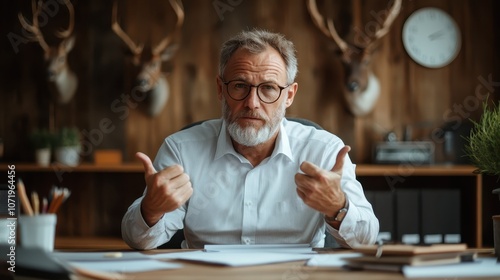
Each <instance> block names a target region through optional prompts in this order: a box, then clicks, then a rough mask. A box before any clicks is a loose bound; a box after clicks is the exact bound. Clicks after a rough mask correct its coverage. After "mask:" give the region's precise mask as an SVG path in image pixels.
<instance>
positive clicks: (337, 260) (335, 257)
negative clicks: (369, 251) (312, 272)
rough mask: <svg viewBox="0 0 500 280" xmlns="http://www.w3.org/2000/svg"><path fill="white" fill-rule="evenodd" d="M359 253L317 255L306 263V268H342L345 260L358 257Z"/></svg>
mask: <svg viewBox="0 0 500 280" xmlns="http://www.w3.org/2000/svg"><path fill="white" fill-rule="evenodd" d="M360 256H362V254H361V253H337V254H318V255H315V256H314V257H312V258H311V259H310V260H308V261H307V264H306V265H307V266H315V267H332V268H342V267H343V266H344V265H345V264H347V262H346V261H345V260H344V259H345V258H353V257H360Z"/></svg>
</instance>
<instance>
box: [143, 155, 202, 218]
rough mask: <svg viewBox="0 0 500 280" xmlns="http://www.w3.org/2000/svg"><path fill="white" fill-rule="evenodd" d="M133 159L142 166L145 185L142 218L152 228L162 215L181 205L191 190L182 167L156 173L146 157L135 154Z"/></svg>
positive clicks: (176, 166)
mask: <svg viewBox="0 0 500 280" xmlns="http://www.w3.org/2000/svg"><path fill="white" fill-rule="evenodd" d="M135 157H136V158H137V159H139V160H140V161H141V162H142V164H143V165H144V179H145V181H146V185H147V189H146V195H145V196H144V198H143V200H142V203H141V212H142V216H143V218H144V221H146V223H147V224H148V225H149V226H153V225H154V224H156V223H157V222H158V221H159V220H160V219H161V217H162V216H163V214H165V213H167V212H171V211H174V210H175V209H177V208H179V207H180V206H181V205H183V204H184V203H185V202H186V201H187V200H188V199H189V198H190V197H191V195H192V194H193V188H192V186H191V181H190V180H189V176H188V175H187V174H186V173H184V168H182V166H180V165H172V166H169V167H167V168H165V169H163V170H160V171H159V172H157V171H156V170H155V168H154V167H153V163H152V162H151V159H150V158H149V157H148V156H147V155H145V154H143V153H136V154H135Z"/></svg>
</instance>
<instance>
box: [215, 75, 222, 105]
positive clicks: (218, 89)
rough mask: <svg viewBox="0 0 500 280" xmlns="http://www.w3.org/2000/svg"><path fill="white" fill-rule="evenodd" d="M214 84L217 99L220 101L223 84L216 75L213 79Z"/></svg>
mask: <svg viewBox="0 0 500 280" xmlns="http://www.w3.org/2000/svg"><path fill="white" fill-rule="evenodd" d="M215 82H216V83H217V98H219V101H222V90H223V89H224V84H223V83H222V80H221V78H220V77H219V76H218V75H217V76H216V77H215Z"/></svg>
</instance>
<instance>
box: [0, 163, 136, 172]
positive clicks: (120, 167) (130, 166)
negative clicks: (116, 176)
mask: <svg viewBox="0 0 500 280" xmlns="http://www.w3.org/2000/svg"><path fill="white" fill-rule="evenodd" d="M9 165H15V167H16V171H18V172H54V171H71V172H144V168H143V166H142V164H140V163H122V164H93V163H82V164H80V165H78V166H75V167H71V166H66V165H60V164H55V163H53V164H51V165H50V166H40V165H37V164H34V163H13V164H9ZM1 169H2V170H6V169H7V164H2V166H1Z"/></svg>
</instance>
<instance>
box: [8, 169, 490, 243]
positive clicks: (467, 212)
mask: <svg viewBox="0 0 500 280" xmlns="http://www.w3.org/2000/svg"><path fill="white" fill-rule="evenodd" d="M14 165H15V170H16V177H17V178H23V181H24V182H25V185H26V188H27V191H28V192H30V191H32V190H36V191H37V192H38V193H39V194H42V195H43V194H44V193H48V191H49V189H50V187H51V186H52V185H59V186H65V187H68V188H70V189H71V191H72V194H71V197H70V198H69V199H68V201H67V202H66V203H65V204H64V205H63V206H62V207H61V209H60V212H59V214H58V224H57V236H58V237H89V238H92V237H116V238H119V237H120V236H121V232H120V224H121V218H122V216H123V213H124V212H125V211H126V209H127V207H128V206H129V205H130V204H131V203H132V202H133V200H135V199H136V198H137V197H139V196H140V195H141V194H142V192H143V191H144V177H143V167H142V165H141V164H139V163H130V164H120V165H94V164H87V163H84V164H81V165H79V166H77V167H65V166H58V165H51V166H48V167H40V166H37V165H34V164H14ZM474 169H475V168H474V167H472V166H467V165H463V166H411V165H363V164H360V165H358V166H357V167H356V173H357V176H358V180H359V181H360V182H361V183H362V184H363V187H364V190H365V192H370V191H381V192H386V193H393V192H394V191H397V190H419V189H425V190H432V189H435V188H438V189H446V190H458V191H459V194H460V195H459V197H460V198H459V199H460V210H459V212H460V214H459V215H460V217H459V219H460V225H461V227H460V234H461V237H462V238H461V240H462V242H465V243H467V244H468V245H469V246H470V247H482V246H483V239H482V230H483V222H482V221H483V219H482V215H483V213H482V176H481V175H479V174H474V173H473V171H474ZM1 170H2V172H6V171H7V164H2V165H1ZM5 178H6V176H5ZM0 183H1V182H0ZM388 212H389V213H391V211H388ZM392 214H397V213H394V212H393V213H392ZM421 222H424V221H421Z"/></svg>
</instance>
